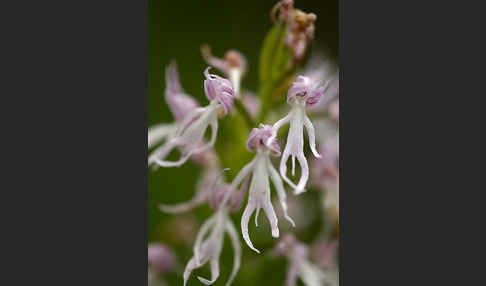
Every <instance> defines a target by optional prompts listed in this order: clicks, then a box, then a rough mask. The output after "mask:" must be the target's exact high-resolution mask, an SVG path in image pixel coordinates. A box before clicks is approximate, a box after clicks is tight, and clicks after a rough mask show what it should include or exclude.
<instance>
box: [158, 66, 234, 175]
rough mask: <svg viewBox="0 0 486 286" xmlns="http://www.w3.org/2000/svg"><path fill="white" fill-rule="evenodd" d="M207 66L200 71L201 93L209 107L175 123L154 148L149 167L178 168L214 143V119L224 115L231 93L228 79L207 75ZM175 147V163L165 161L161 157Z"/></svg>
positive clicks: (215, 132)
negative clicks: (206, 137)
mask: <svg viewBox="0 0 486 286" xmlns="http://www.w3.org/2000/svg"><path fill="white" fill-rule="evenodd" d="M209 69H210V68H209V67H208V68H206V70H205V71H204V75H205V77H206V79H205V80H204V91H205V93H206V97H207V98H208V99H209V100H210V104H209V105H208V106H206V107H197V108H194V109H192V110H191V111H190V112H188V113H186V114H185V115H184V116H183V119H182V120H180V121H178V123H177V128H176V130H175V131H174V133H173V134H171V136H170V137H169V138H168V140H167V141H166V142H165V143H164V144H162V146H160V147H159V148H157V149H156V150H155V151H154V152H153V153H152V155H151V156H150V157H149V165H150V164H151V163H156V164H158V165H159V166H162V167H179V166H181V165H182V164H184V163H185V162H186V161H187V160H188V159H189V157H191V155H193V154H198V153H201V152H203V151H206V150H209V149H210V148H212V147H213V145H214V143H216V136H217V133H218V116H220V117H222V116H224V115H226V114H227V113H228V112H229V110H230V109H231V108H232V106H233V97H234V91H233V87H232V84H231V82H230V81H229V80H227V79H225V78H222V77H219V76H217V75H213V74H210V73H209ZM209 127H211V139H210V140H209V142H204V135H205V133H206V130H207V129H208V128H209ZM176 147H177V148H179V150H180V151H181V157H180V159H179V160H177V161H175V162H173V161H167V160H165V157H166V156H167V155H168V154H169V153H170V152H171V151H172V150H173V149H174V148H176Z"/></svg>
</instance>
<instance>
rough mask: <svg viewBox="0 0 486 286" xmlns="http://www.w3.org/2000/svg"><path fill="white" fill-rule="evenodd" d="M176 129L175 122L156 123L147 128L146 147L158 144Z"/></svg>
mask: <svg viewBox="0 0 486 286" xmlns="http://www.w3.org/2000/svg"><path fill="white" fill-rule="evenodd" d="M175 130H176V125H175V124H157V125H153V126H152V127H150V128H149V129H148V148H149V149H150V148H152V147H153V146H155V145H157V144H159V143H160V142H162V141H163V140H165V139H166V138H167V137H169V135H170V134H171V133H173V132H174V131H175Z"/></svg>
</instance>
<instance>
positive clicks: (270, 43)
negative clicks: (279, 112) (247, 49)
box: [259, 23, 285, 84]
mask: <svg viewBox="0 0 486 286" xmlns="http://www.w3.org/2000/svg"><path fill="white" fill-rule="evenodd" d="M284 37H285V25H284V24H282V23H278V24H276V25H274V26H273V27H272V29H270V31H269V32H268V34H267V36H266V37H265V40H264V41H263V47H262V51H261V53H260V67H259V76H260V84H262V83H264V82H267V81H268V80H270V79H271V78H272V66H273V61H274V58H275V55H276V54H277V50H278V49H279V47H280V46H282V45H283V44H284V41H283V40H284Z"/></svg>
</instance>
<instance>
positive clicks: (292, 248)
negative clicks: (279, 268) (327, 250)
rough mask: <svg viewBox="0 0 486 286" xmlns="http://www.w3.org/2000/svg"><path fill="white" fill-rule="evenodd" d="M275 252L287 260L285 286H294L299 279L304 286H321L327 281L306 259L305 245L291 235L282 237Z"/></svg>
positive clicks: (322, 273) (320, 271)
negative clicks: (287, 267) (287, 268)
mask: <svg viewBox="0 0 486 286" xmlns="http://www.w3.org/2000/svg"><path fill="white" fill-rule="evenodd" d="M275 251H276V252H277V253H278V254H280V255H282V256H285V257H287V259H289V260H290V261H289V262H290V264H289V270H288V272H287V278H286V281H285V286H294V285H296V282H297V277H299V278H300V279H301V280H302V282H304V285H306V286H322V285H325V284H324V283H325V282H326V280H327V277H326V275H325V273H324V272H323V271H322V270H321V269H319V267H318V266H317V265H315V264H313V263H311V262H310V261H309V259H308V255H309V250H308V248H307V246H306V245H304V244H302V243H300V242H298V241H297V239H296V238H295V237H294V236H293V235H292V234H286V235H284V236H283V237H282V239H281V240H280V241H279V243H278V244H277V245H276V247H275Z"/></svg>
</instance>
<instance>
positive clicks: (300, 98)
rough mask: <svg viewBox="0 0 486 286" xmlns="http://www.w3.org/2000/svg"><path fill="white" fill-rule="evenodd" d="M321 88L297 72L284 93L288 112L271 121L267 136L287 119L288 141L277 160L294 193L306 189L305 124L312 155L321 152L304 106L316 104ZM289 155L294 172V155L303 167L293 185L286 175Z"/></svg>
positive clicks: (273, 137)
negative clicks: (317, 148)
mask: <svg viewBox="0 0 486 286" xmlns="http://www.w3.org/2000/svg"><path fill="white" fill-rule="evenodd" d="M323 91H324V87H323V86H319V84H318V82H313V81H312V80H311V79H310V78H309V77H305V76H299V77H298V78H297V80H296V81H295V82H294V83H293V85H292V86H291V88H290V89H289V91H288V93H287V102H288V103H289V104H290V105H291V107H292V108H291V110H290V112H289V113H288V114H287V115H286V116H285V117H284V118H282V119H280V120H279V121H277V122H276V123H275V124H274V125H273V129H272V130H273V131H272V132H273V135H272V137H271V138H270V140H274V139H275V137H276V136H277V132H278V130H279V128H280V127H282V126H283V125H284V124H286V123H290V130H289V134H288V137H287V144H286V146H285V149H284V152H283V154H282V159H281V161H280V175H282V178H283V179H284V181H285V182H287V183H288V184H289V185H290V186H292V187H293V188H294V190H295V194H300V193H302V192H304V191H305V185H306V184H307V180H308V179H309V166H308V164H307V159H306V158H305V156H304V127H305V128H306V130H307V135H308V136H309V145H310V148H311V151H312V153H313V154H314V156H315V157H317V158H320V157H321V155H319V153H318V152H317V150H316V139H315V131H314V126H313V125H312V122H311V121H310V119H309V117H308V116H307V114H306V111H305V108H306V106H310V105H313V104H316V103H317V102H318V101H319V99H320V98H321V96H322V94H323ZM290 156H291V157H292V175H294V174H295V159H296V158H297V160H298V162H299V164H300V168H301V171H302V174H301V177H300V180H299V183H298V184H297V185H295V184H294V183H293V182H292V181H290V179H289V178H287V174H286V173H287V160H288V159H289V157H290Z"/></svg>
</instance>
